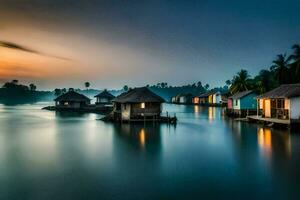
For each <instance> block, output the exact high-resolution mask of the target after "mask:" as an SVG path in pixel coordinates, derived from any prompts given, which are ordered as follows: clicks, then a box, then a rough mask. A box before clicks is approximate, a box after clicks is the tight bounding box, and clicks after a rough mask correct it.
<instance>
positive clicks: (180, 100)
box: [171, 93, 194, 104]
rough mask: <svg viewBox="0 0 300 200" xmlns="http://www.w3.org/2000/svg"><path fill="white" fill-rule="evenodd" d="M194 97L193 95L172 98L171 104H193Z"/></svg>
mask: <svg viewBox="0 0 300 200" xmlns="http://www.w3.org/2000/svg"><path fill="white" fill-rule="evenodd" d="M193 98H194V95H193V94H191V93H186V94H178V95H176V96H174V97H172V98H171V102H172V103H175V104H192V103H193Z"/></svg>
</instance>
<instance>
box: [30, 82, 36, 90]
mask: <svg viewBox="0 0 300 200" xmlns="http://www.w3.org/2000/svg"><path fill="white" fill-rule="evenodd" d="M29 88H30V90H31V91H35V90H36V85H34V84H33V83H31V84H30V85H29Z"/></svg>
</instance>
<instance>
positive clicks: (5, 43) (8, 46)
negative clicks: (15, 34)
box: [0, 41, 41, 54]
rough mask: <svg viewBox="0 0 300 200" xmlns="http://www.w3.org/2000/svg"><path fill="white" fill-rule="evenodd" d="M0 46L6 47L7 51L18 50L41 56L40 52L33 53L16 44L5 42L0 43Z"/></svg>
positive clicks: (33, 51) (31, 50)
mask: <svg viewBox="0 0 300 200" xmlns="http://www.w3.org/2000/svg"><path fill="white" fill-rule="evenodd" d="M0 46H1V47H6V48H9V49H14V50H19V51H25V52H29V53H35V54H41V53H40V52H38V51H35V50H33V49H30V48H27V47H24V46H21V45H19V44H16V43H12V42H7V41H0Z"/></svg>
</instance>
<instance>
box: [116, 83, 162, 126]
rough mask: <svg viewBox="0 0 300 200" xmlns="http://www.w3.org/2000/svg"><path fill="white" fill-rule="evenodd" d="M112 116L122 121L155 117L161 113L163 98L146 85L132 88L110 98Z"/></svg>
mask: <svg viewBox="0 0 300 200" xmlns="http://www.w3.org/2000/svg"><path fill="white" fill-rule="evenodd" d="M112 101H113V103H114V116H115V118H117V119H119V120H122V121H131V120H139V119H146V118H148V119H153V120H154V119H157V118H159V117H160V114H161V110H162V108H161V104H162V103H163V102H165V100H164V99H163V98H161V97H160V96H158V95H157V94H155V93H154V92H152V91H151V90H149V89H148V88H147V87H142V88H134V89H131V90H129V91H128V92H125V93H123V94H121V95H119V96H118V97H116V98H115V99H113V100H112Z"/></svg>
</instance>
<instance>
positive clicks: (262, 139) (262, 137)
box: [257, 128, 272, 157]
mask: <svg viewBox="0 0 300 200" xmlns="http://www.w3.org/2000/svg"><path fill="white" fill-rule="evenodd" d="M257 138H258V145H259V146H260V148H261V149H262V150H263V151H264V153H265V155H266V156H268V157H270V156H271V153H272V152H271V150H272V134H271V130H270V129H266V128H259V129H258V133H257Z"/></svg>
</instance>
